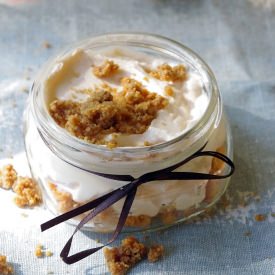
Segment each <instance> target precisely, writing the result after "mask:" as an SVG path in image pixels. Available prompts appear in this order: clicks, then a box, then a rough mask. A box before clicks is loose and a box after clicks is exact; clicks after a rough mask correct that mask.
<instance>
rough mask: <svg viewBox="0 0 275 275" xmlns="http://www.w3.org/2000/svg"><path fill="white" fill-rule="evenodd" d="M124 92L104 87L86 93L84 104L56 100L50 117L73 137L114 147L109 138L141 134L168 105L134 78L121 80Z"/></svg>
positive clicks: (51, 108) (51, 106)
mask: <svg viewBox="0 0 275 275" xmlns="http://www.w3.org/2000/svg"><path fill="white" fill-rule="evenodd" d="M121 85H122V87H123V89H122V91H121V92H116V91H114V89H112V88H110V87H108V85H107V84H106V85H103V86H102V87H100V88H97V89H95V90H94V91H93V90H85V93H87V94H88V95H89V98H88V99H87V100H86V101H84V102H74V101H72V100H55V101H53V102H52V103H51V104H50V108H49V111H50V114H51V116H52V117H53V118H54V119H55V121H56V122H57V123H58V124H59V125H60V126H61V127H63V128H65V129H66V130H68V131H69V132H70V133H71V134H73V135H74V136H76V137H78V138H80V139H83V140H85V141H88V142H90V143H94V144H105V145H108V144H109V145H110V146H109V147H111V148H112V147H115V146H116V141H115V136H112V139H111V141H110V140H108V141H107V140H106V139H105V137H106V135H110V134H116V133H117V134H118V133H123V134H142V133H144V132H145V131H146V130H147V128H148V127H149V126H150V124H151V122H152V120H153V119H154V118H156V116H157V112H158V111H159V110H160V109H163V108H164V107H165V106H166V105H167V104H168V101H167V99H165V98H164V97H162V96H160V95H157V94H156V93H151V92H149V91H148V90H146V89H145V88H144V87H143V86H142V84H141V83H140V82H138V81H136V80H134V79H131V78H123V79H122V80H121Z"/></svg>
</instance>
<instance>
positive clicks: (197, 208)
mask: <svg viewBox="0 0 275 275" xmlns="http://www.w3.org/2000/svg"><path fill="white" fill-rule="evenodd" d="M79 48H81V49H82V50H84V51H91V52H93V51H95V52H97V51H102V50H104V51H105V50H106V51H108V50H109V49H110V48H123V49H126V50H127V51H128V50H129V52H135V53H140V54H146V55H147V56H150V58H156V59H163V60H172V62H175V63H178V64H185V65H186V66H188V68H190V69H192V71H193V72H195V73H196V75H198V76H199V78H200V81H201V83H202V90H203V92H204V93H205V94H206V95H207V97H208V99H209V100H208V104H207V107H206V109H205V111H204V113H203V115H202V116H201V117H200V118H199V119H198V120H197V121H196V123H194V125H192V127H191V128H189V129H186V131H183V132H182V133H180V134H179V135H178V136H176V137H174V138H172V139H170V140H167V141H165V142H162V143H159V144H153V145H149V146H135V147H129V146H128V147H116V148H112V149H110V148H108V147H106V146H104V145H96V144H92V143H87V142H85V141H84V140H81V139H78V138H76V137H74V136H72V135H71V134H70V133H69V132H68V131H66V130H65V129H63V128H61V127H60V126H58V125H57V124H56V122H55V121H54V120H53V118H52V117H51V116H50V114H49V111H48V106H47V103H46V101H47V99H46V98H47V96H46V95H45V81H46V80H47V78H48V77H49V75H50V74H51V73H52V72H53V70H55V68H58V66H59V65H60V62H62V60H64V59H66V57H67V56H69V55H71V54H72V53H73V52H74V51H75V50H76V49H79ZM171 123H172V124H173V121H171ZM24 127H25V147H26V152H27V157H28V161H29V165H30V168H31V172H32V175H33V178H34V179H35V180H37V182H38V183H39V184H40V187H41V188H42V193H43V197H44V202H45V205H46V207H47V208H48V209H49V210H50V211H51V212H52V213H54V215H59V214H61V213H64V212H67V211H69V210H71V209H73V208H75V207H78V206H80V205H82V204H84V203H86V202H88V201H91V200H94V199H96V198H98V197H100V196H102V195H104V194H106V193H108V192H110V191H112V190H115V189H117V188H120V187H122V186H123V185H125V184H127V182H124V181H117V180H111V179H106V178H103V177H101V176H97V175H95V174H93V172H99V173H107V174H118V175H131V176H133V177H135V178H136V177H139V176H141V175H143V174H145V173H149V172H153V171H156V170H160V169H163V168H166V167H169V166H171V165H173V164H176V163H179V162H180V161H181V160H183V159H186V158H187V157H188V156H190V155H192V154H194V153H195V152H197V151H198V150H199V149H200V148H202V147H203V146H205V148H204V150H207V151H218V152H221V153H223V154H224V155H226V156H228V157H230V158H232V139H231V133H230V128H229V126H228V123H227V119H226V117H225V114H224V112H223V106H222V102H221V98H220V93H219V90H218V87H217V83H216V80H215V77H214V75H213V73H212V72H211V70H210V69H209V67H208V66H207V65H206V64H205V63H204V61H203V60H202V59H201V58H200V57H199V56H198V55H197V54H195V53H194V52H192V51H191V50H190V49H188V48H186V47H185V46H183V45H181V44H179V43H177V42H174V41H171V40H169V39H166V38H163V37H159V36H154V35H148V34H136V33H128V34H126V33H123V34H107V35H102V36H98V37H94V38H91V39H87V40H85V41H82V42H80V43H78V44H77V45H74V46H72V47H70V48H68V49H67V50H66V51H64V52H63V53H62V54H60V55H59V56H57V57H55V58H54V59H52V60H50V61H49V62H48V63H47V64H46V65H45V66H44V67H43V68H42V70H41V72H40V74H39V75H38V77H37V79H36V80H35V82H34V85H33V87H32V91H31V94H30V97H29V102H28V106H27V108H26V112H25V123H24ZM175 127H176V126H175ZM175 171H188V172H200V173H210V174H216V175H221V174H224V173H227V172H228V167H226V166H225V164H224V163H223V162H222V161H220V160H217V159H214V158H212V157H209V156H208V157H200V158H197V159H194V160H192V161H190V162H188V163H187V164H184V165H182V166H181V167H179V168H177V169H176V170H175ZM228 182H229V178H227V179H219V180H159V181H152V182H148V183H145V184H142V185H141V186H139V187H138V190H137V194H136V196H135V200H134V203H133V205H132V208H131V210H130V213H129V216H128V218H127V221H126V224H125V227H124V231H126V232H129V231H137V230H152V229H156V228H162V227H166V226H170V225H173V224H176V223H179V222H182V221H185V220H186V219H188V218H190V217H192V216H194V215H197V214H199V213H201V212H203V211H204V210H205V209H206V208H207V207H209V206H211V205H213V204H214V203H215V202H216V201H217V200H218V199H219V198H220V197H221V196H222V194H223V193H224V191H225V189H226V188H227V185H228ZM123 201H124V199H121V200H120V201H118V202H117V203H115V204H113V205H112V206H111V207H109V208H107V209H106V210H105V211H104V212H102V213H100V214H98V215H97V216H96V217H95V218H94V219H92V220H91V221H90V222H89V223H87V224H86V225H85V228H84V229H88V230H92V231H97V232H109V231H112V230H114V229H115V227H116V224H117V221H118V217H119V215H120V212H121V208H122V206H123ZM83 217H84V214H82V215H79V216H77V217H76V218H74V219H72V220H70V222H71V223H73V224H76V223H78V222H79V221H80V220H81V219H82V218H83Z"/></svg>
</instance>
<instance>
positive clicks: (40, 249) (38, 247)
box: [34, 244, 44, 258]
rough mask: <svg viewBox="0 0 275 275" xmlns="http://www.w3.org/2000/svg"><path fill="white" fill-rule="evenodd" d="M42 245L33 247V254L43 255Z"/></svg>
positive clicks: (38, 256) (40, 256) (39, 256)
mask: <svg viewBox="0 0 275 275" xmlns="http://www.w3.org/2000/svg"><path fill="white" fill-rule="evenodd" d="M42 249H43V247H42V245H41V244H38V245H37V246H36V248H35V251H34V254H35V256H36V257H37V258H42V257H43V256H44V252H43V251H42Z"/></svg>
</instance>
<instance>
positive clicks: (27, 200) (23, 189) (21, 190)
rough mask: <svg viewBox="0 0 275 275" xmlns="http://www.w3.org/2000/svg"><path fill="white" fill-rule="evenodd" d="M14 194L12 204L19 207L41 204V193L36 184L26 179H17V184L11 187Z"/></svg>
mask: <svg viewBox="0 0 275 275" xmlns="http://www.w3.org/2000/svg"><path fill="white" fill-rule="evenodd" d="M13 191H14V192H15V193H16V195H17V196H16V197H15V198H14V202H15V204H16V205H17V206H19V207H26V206H29V207H33V206H36V205H39V204H40V203H41V202H42V197H41V192H40V190H39V188H38V185H37V183H36V182H35V181H34V180H33V179H31V178H28V177H18V179H17V183H16V184H15V186H14V187H13Z"/></svg>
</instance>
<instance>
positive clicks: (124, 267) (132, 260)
mask: <svg viewBox="0 0 275 275" xmlns="http://www.w3.org/2000/svg"><path fill="white" fill-rule="evenodd" d="M103 253H104V257H105V260H106V262H107V266H108V269H109V271H110V273H111V275H124V274H126V273H127V271H128V270H129V269H130V268H131V267H133V266H134V265H135V264H137V263H138V262H139V261H141V260H142V259H144V258H146V256H147V258H148V260H149V262H152V263H153V262H156V261H158V260H159V259H160V258H161V257H162V256H163V254H164V247H163V246H162V245H153V246H152V247H150V248H149V249H148V248H147V247H146V246H145V245H144V244H143V243H141V242H139V241H138V239H136V238H135V237H132V236H130V237H127V238H125V239H124V240H122V242H121V246H119V247H114V248H111V249H109V248H104V250H103Z"/></svg>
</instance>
